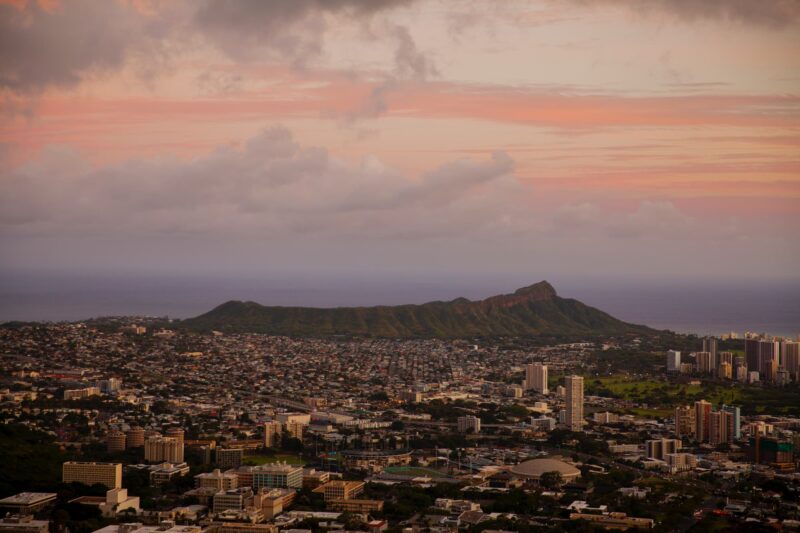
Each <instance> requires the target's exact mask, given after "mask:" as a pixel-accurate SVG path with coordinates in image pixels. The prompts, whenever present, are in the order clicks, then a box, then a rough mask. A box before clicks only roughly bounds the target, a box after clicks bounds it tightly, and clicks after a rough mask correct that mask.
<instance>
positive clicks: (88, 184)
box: [0, 128, 525, 238]
mask: <svg viewBox="0 0 800 533" xmlns="http://www.w3.org/2000/svg"><path fill="white" fill-rule="evenodd" d="M513 169H514V162H513V160H512V159H511V158H510V157H509V156H508V155H506V154H505V153H502V152H498V153H495V154H493V156H492V157H491V158H489V159H488V160H486V161H473V160H470V159H462V160H457V161H451V162H449V163H446V164H444V165H441V166H440V167H438V168H436V169H433V170H431V171H429V172H427V173H424V174H423V175H422V176H420V177H419V178H418V179H411V178H409V177H406V176H404V175H402V174H401V173H399V172H397V171H396V170H393V169H391V168H387V167H385V166H384V165H383V164H381V162H380V161H378V160H375V159H367V160H365V161H364V162H363V163H362V164H361V165H351V164H347V163H344V162H342V161H339V160H337V159H335V158H333V157H331V156H330V155H329V154H328V153H327V151H326V150H324V149H322V148H317V147H304V146H301V145H299V144H298V143H297V142H296V141H295V140H294V139H293V138H292V135H291V133H290V132H289V131H288V130H286V129H284V128H272V129H267V130H265V131H263V132H262V133H261V134H259V135H257V136H256V137H254V138H252V139H250V140H249V141H248V142H247V143H246V144H245V146H244V147H243V148H242V149H240V150H237V149H233V148H229V147H224V148H219V149H217V150H216V151H214V152H213V153H211V154H209V155H207V156H204V157H201V158H198V159H195V160H192V161H188V162H186V161H178V160H175V159H162V160H145V161H136V160H134V161H128V162H125V163H121V164H118V165H114V166H108V167H104V168H99V169H93V168H91V167H89V166H88V165H87V164H86V163H85V162H84V161H83V160H82V158H80V157H79V156H78V155H77V154H75V153H74V152H72V151H70V150H66V149H57V148H50V149H48V150H47V151H46V152H45V153H43V154H42V156H41V157H39V158H38V159H37V160H35V161H34V162H32V163H29V164H27V165H26V166H24V167H21V168H17V169H15V170H12V171H7V172H6V173H4V174H3V175H2V179H1V181H0V183H2V186H3V188H4V190H7V191H9V193H10V194H5V195H3V197H2V198H1V199H0V228H2V231H3V232H4V233H6V234H11V233H20V232H22V233H29V234H40V235H59V234H73V235H74V234H77V233H82V232H88V233H95V234H97V233H99V234H109V235H111V234H116V235H120V236H130V235H137V234H138V235H147V234H170V233H184V234H203V233H209V234H224V233H226V232H236V233H241V234H248V233H249V234H267V235H269V234H272V235H277V236H288V235H291V234H297V233H322V234H333V235H339V234H341V235H370V236H382V237H398V236H401V237H404V238H405V237H411V236H413V237H430V236H436V235H443V234H454V233H460V234H465V232H480V231H487V230H491V228H493V227H495V226H496V225H497V221H498V220H500V219H504V220H506V222H508V221H509V218H508V217H510V216H512V215H515V216H518V217H520V218H523V217H524V214H525V211H524V208H523V206H521V205H519V198H520V197H521V196H522V195H523V193H524V192H525V189H524V188H523V187H522V186H521V185H520V184H519V182H518V181H517V180H516V178H515V177H514V176H513V175H511V173H512V172H513ZM515 206H516V207H515Z"/></svg>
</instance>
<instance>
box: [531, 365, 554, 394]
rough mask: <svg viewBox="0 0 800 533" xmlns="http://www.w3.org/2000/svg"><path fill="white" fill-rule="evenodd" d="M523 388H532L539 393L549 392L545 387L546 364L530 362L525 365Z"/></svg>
mask: <svg viewBox="0 0 800 533" xmlns="http://www.w3.org/2000/svg"><path fill="white" fill-rule="evenodd" d="M525 389H533V390H535V391H536V392H538V393H540V394H547V393H548V392H550V391H549V390H548V389H547V365H543V364H542V363H531V364H529V365H527V366H526V367H525Z"/></svg>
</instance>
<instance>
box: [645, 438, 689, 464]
mask: <svg viewBox="0 0 800 533" xmlns="http://www.w3.org/2000/svg"><path fill="white" fill-rule="evenodd" d="M681 446H682V443H681V441H680V440H678V439H655V440H648V441H646V442H645V452H646V453H647V457H648V458H650V459H658V460H661V461H663V460H664V456H665V455H667V454H670V453H677V452H678V451H679V450H680V449H681Z"/></svg>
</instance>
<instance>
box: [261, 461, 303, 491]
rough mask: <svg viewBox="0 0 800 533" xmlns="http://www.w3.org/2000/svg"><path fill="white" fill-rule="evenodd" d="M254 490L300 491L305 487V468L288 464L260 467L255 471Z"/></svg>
mask: <svg viewBox="0 0 800 533" xmlns="http://www.w3.org/2000/svg"><path fill="white" fill-rule="evenodd" d="M252 472H253V489H256V490H258V489H260V488H267V489H299V488H302V487H303V467H301V466H295V465H290V464H287V463H272V464H265V465H259V466H257V467H255V468H254V469H253V471H252Z"/></svg>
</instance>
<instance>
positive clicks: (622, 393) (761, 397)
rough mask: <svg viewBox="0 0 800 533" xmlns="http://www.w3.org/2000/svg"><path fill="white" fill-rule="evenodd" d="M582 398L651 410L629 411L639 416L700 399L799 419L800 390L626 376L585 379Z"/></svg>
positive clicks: (748, 411) (747, 411)
mask: <svg viewBox="0 0 800 533" xmlns="http://www.w3.org/2000/svg"><path fill="white" fill-rule="evenodd" d="M586 394H594V395H598V396H607V397H608V396H610V397H614V398H621V399H625V400H630V401H633V402H637V403H642V404H647V405H648V406H653V408H647V409H632V410H631V412H634V413H635V414H639V415H641V416H667V415H668V414H669V411H670V408H671V407H674V406H676V405H682V404H691V403H693V402H695V401H697V400H703V399H704V400H707V401H709V402H711V403H712V404H714V405H720V404H729V405H740V406H742V412H743V413H744V414H755V413H775V414H784V415H794V416H798V415H800V389H798V388H797V387H785V388H761V387H753V386H744V385H741V384H738V383H733V382H728V383H713V382H706V383H703V384H702V385H689V384H686V383H669V382H667V381H657V380H655V379H644V380H642V379H639V380H634V379H631V378H629V377H628V376H623V375H615V376H608V377H600V378H593V377H587V378H586Z"/></svg>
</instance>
